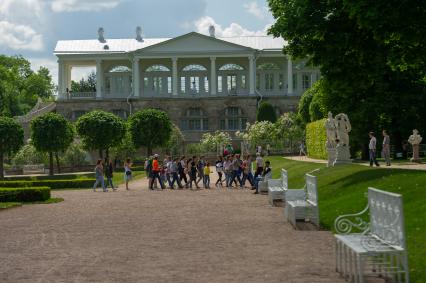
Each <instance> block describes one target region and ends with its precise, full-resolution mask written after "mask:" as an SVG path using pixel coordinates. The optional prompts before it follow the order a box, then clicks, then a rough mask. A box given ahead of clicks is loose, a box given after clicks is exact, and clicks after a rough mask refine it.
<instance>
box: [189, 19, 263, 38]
mask: <svg viewBox="0 0 426 283" xmlns="http://www.w3.org/2000/svg"><path fill="white" fill-rule="evenodd" d="M194 25H195V28H196V31H197V32H199V33H202V34H209V27H210V26H211V25H213V26H214V27H215V30H216V36H218V37H233V36H260V35H266V33H267V30H268V28H269V26H270V25H269V24H268V25H266V26H265V28H264V29H263V30H257V31H252V30H248V29H245V28H244V27H242V26H241V25H239V24H238V23H231V24H230V25H229V26H228V27H222V26H221V25H219V24H218V23H216V22H215V20H214V19H213V18H212V17H209V16H205V17H201V18H200V19H198V20H196V21H195V22H194Z"/></svg>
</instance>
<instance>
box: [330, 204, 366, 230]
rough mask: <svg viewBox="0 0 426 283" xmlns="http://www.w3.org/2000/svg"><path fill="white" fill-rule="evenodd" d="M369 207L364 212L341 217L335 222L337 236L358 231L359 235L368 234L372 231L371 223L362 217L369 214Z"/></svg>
mask: <svg viewBox="0 0 426 283" xmlns="http://www.w3.org/2000/svg"><path fill="white" fill-rule="evenodd" d="M368 208H369V205H367V206H366V207H365V208H364V210H362V211H361V212H358V213H354V214H345V215H340V216H339V217H337V218H336V220H334V229H335V230H336V233H337V234H351V233H355V232H353V231H352V230H353V229H356V230H358V231H357V232H358V233H361V234H367V233H368V232H369V231H370V223H369V222H367V221H365V220H364V219H362V215H363V214H365V213H367V212H368Z"/></svg>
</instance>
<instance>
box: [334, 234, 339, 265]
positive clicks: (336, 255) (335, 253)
mask: <svg viewBox="0 0 426 283" xmlns="http://www.w3.org/2000/svg"><path fill="white" fill-rule="evenodd" d="M335 245H336V246H335V247H334V248H335V251H334V256H335V257H336V263H335V264H336V266H335V267H336V272H339V256H340V255H339V241H338V240H337V239H336V241H335Z"/></svg>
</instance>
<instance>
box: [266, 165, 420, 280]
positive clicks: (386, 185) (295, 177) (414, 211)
mask: <svg viewBox="0 0 426 283" xmlns="http://www.w3.org/2000/svg"><path fill="white" fill-rule="evenodd" d="M269 160H270V161H271V163H272V168H273V169H274V170H273V177H274V178H279V174H280V172H279V171H280V170H279V169H280V168H286V169H287V170H288V173H289V185H290V188H300V187H302V186H303V184H304V179H303V175H304V174H305V173H306V172H308V171H311V170H313V169H316V168H321V170H320V171H319V172H316V173H315V175H316V176H318V186H319V206H320V218H321V225H322V226H323V227H325V228H327V229H330V230H333V223H334V219H335V218H336V217H337V216H339V215H341V214H348V213H355V212H359V211H361V210H362V209H363V208H364V207H365V206H366V204H367V199H366V197H365V196H364V193H365V192H366V191H367V188H368V187H375V188H377V189H382V190H386V191H391V192H396V193H399V194H402V195H403V199H404V214H405V230H406V235H407V245H408V251H409V264H410V270H411V271H410V275H411V276H412V279H413V282H416V279H417V280H420V275H421V274H426V258H425V256H426V241H425V239H426V224H425V219H424V218H425V217H426V188H425V186H426V172H425V171H417V170H401V169H384V168H370V167H366V166H361V165H345V166H339V167H334V168H326V167H325V165H324V164H315V163H308V162H299V161H292V160H288V159H284V158H282V157H271V158H269Z"/></svg>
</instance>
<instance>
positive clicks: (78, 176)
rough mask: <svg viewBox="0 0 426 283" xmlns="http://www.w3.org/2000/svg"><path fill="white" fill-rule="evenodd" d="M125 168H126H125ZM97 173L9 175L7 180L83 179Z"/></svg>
mask: <svg viewBox="0 0 426 283" xmlns="http://www.w3.org/2000/svg"><path fill="white" fill-rule="evenodd" d="M123 170H124V169H123ZM94 175H95V173H85V174H61V175H54V176H49V175H40V176H8V177H5V178H4V180H5V181H44V180H61V181H62V180H81V179H90V178H93V176H94Z"/></svg>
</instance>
